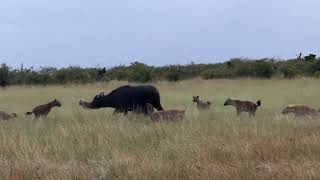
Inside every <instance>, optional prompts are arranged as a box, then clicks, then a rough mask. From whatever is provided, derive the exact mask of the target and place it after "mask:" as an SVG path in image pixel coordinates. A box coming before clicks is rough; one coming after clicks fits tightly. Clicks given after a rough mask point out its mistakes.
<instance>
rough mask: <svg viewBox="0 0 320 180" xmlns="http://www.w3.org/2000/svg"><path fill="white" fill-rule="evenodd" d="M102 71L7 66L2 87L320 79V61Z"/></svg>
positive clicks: (0, 72) (0, 69)
mask: <svg viewBox="0 0 320 180" xmlns="http://www.w3.org/2000/svg"><path fill="white" fill-rule="evenodd" d="M99 71H101V69H99V68H81V67H68V68H61V69H57V68H54V67H42V68H40V69H37V70H34V69H33V68H25V67H23V65H22V66H21V68H20V69H12V68H10V67H8V66H7V65H6V64H2V65H1V67H0V85H1V86H7V85H48V84H68V83H73V84H74V83H77V84H84V83H93V82H97V81H110V80H121V81H130V82H140V83H146V82H156V81H162V80H168V81H180V80H187V79H193V78H197V77H201V78H202V79H234V78H248V77H251V78H266V79H270V78H272V77H277V78H287V79H292V78H297V77H316V78H319V77H320V60H319V59H315V58H311V59H291V60H277V59H267V58H266V59H259V60H254V59H240V58H236V59H231V60H230V61H228V62H225V63H216V64H194V63H190V64H188V65H169V66H163V67H154V66H149V65H146V64H143V63H140V62H133V63H131V64H130V65H129V66H122V65H120V66H116V67H112V68H110V69H108V70H107V71H102V73H99Z"/></svg>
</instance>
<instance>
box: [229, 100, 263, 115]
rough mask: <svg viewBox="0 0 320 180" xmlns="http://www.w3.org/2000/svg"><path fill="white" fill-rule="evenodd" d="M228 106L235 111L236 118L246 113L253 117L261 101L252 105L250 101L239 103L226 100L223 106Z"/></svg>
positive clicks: (238, 101)
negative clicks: (232, 107)
mask: <svg viewBox="0 0 320 180" xmlns="http://www.w3.org/2000/svg"><path fill="white" fill-rule="evenodd" d="M228 105H231V106H234V107H235V108H236V109H237V116H239V115H240V114H241V113H242V112H248V113H249V116H255V114H256V111H257V109H258V107H259V106H261V101H260V100H258V101H257V102H256V103H254V102H251V101H240V100H233V99H230V98H228V99H227V100H226V102H225V103H224V106H228Z"/></svg>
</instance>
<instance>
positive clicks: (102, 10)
mask: <svg viewBox="0 0 320 180" xmlns="http://www.w3.org/2000/svg"><path fill="white" fill-rule="evenodd" d="M319 8H320V1H319V0H1V1H0V62H2V63H7V64H9V65H10V66H12V67H19V66H20V64H21V63H23V64H24V65H25V67H30V66H34V67H41V66H54V67H66V66H83V67H112V66H115V65H120V64H129V63H130V62H133V61H140V62H143V63H146V64H148V65H155V66H162V65H168V64H188V63H190V62H195V63H215V62H223V61H227V60H228V59H230V58H235V57H245V58H264V57H270V58H294V57H296V55H297V54H299V53H300V52H302V53H303V54H304V55H307V54H309V53H316V54H319V55H320V34H319V33H320V23H319V19H320V11H319Z"/></svg>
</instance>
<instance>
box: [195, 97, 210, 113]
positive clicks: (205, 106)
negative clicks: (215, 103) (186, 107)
mask: <svg viewBox="0 0 320 180" xmlns="http://www.w3.org/2000/svg"><path fill="white" fill-rule="evenodd" d="M193 102H195V103H197V108H198V110H207V109H209V108H210V106H211V102H210V101H207V102H204V101H202V100H201V99H200V97H199V96H193Z"/></svg>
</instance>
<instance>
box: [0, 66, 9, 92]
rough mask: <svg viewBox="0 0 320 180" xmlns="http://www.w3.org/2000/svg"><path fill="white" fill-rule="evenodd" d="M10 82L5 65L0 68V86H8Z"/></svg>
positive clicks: (7, 68)
mask: <svg viewBox="0 0 320 180" xmlns="http://www.w3.org/2000/svg"><path fill="white" fill-rule="evenodd" d="M9 81H10V69H9V67H8V66H7V65H6V64H1V66H0V86H1V87H5V86H7V85H9Z"/></svg>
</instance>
